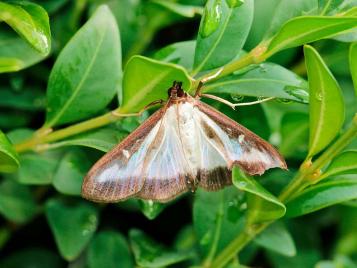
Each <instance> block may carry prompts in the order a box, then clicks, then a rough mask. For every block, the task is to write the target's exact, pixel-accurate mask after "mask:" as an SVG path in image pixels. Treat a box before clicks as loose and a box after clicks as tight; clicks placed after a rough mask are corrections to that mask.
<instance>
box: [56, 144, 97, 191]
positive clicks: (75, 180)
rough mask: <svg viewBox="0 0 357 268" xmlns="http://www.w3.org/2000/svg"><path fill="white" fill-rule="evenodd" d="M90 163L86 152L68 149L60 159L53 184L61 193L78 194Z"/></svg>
mask: <svg viewBox="0 0 357 268" xmlns="http://www.w3.org/2000/svg"><path fill="white" fill-rule="evenodd" d="M91 165H92V162H91V161H89V159H88V155H87V153H85V152H84V151H82V150H80V149H78V148H74V149H72V150H69V151H68V152H66V154H65V155H64V156H63V157H62V159H61V160H60V163H59V166H58V168H57V170H56V173H55V174H54V176H53V182H52V183H53V186H54V187H55V188H56V190H57V191H59V192H60V193H63V194H68V195H80V194H81V187H82V181H83V178H84V176H85V175H86V173H87V172H88V170H89V169H90V167H91Z"/></svg>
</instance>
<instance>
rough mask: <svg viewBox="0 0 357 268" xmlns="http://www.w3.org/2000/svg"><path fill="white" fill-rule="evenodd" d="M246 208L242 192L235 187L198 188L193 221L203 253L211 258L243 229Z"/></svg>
mask: <svg viewBox="0 0 357 268" xmlns="http://www.w3.org/2000/svg"><path fill="white" fill-rule="evenodd" d="M207 208H209V209H207ZM246 209H247V206H246V203H244V200H243V194H242V192H240V191H237V189H235V188H234V187H229V188H225V189H224V190H221V191H219V192H206V191H203V190H199V191H197V193H196V196H195V202H194V205H193V223H194V229H195V233H196V236H197V240H198V242H199V246H200V250H201V253H202V256H204V257H205V258H206V259H207V258H209V259H212V257H214V255H216V254H217V253H218V252H220V251H221V250H222V249H223V248H224V247H225V246H227V245H228V244H229V242H231V241H232V240H233V239H234V237H236V236H237V235H238V234H239V233H240V232H242V230H243V228H244V224H243V222H244V216H243V215H244V212H246Z"/></svg>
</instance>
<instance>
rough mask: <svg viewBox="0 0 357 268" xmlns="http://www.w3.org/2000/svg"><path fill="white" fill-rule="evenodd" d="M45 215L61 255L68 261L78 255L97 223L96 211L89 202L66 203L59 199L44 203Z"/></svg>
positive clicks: (89, 238)
mask: <svg viewBox="0 0 357 268" xmlns="http://www.w3.org/2000/svg"><path fill="white" fill-rule="evenodd" d="M45 212H46V217H47V220H48V224H49V226H50V228H51V230H52V233H53V235H54V237H55V241H56V244H57V247H58V249H59V252H60V253H61V255H62V257H63V258H65V259H66V260H68V261H71V260H74V259H75V258H77V257H78V256H79V254H80V253H81V252H82V251H83V249H84V248H85V247H86V246H87V244H88V243H89V241H90V240H91V238H92V236H93V234H94V233H95V230H96V229H97V225H98V213H97V211H96V209H95V208H94V207H93V206H92V205H90V204H89V203H85V202H83V201H80V202H78V203H74V204H66V203H64V201H61V200H59V199H51V200H49V201H48V202H47V203H46V211H45Z"/></svg>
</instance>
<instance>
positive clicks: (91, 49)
mask: <svg viewBox="0 0 357 268" xmlns="http://www.w3.org/2000/svg"><path fill="white" fill-rule="evenodd" d="M121 76H122V75H121V52H120V36H119V31H118V27H117V24H116V21H115V18H114V17H113V15H112V14H111V12H110V10H109V9H108V7H106V6H100V7H99V8H98V9H97V11H96V12H95V13H94V15H93V16H92V17H91V18H90V19H89V21H88V22H87V23H86V24H84V26H83V27H82V28H81V29H80V30H79V31H78V32H77V33H76V34H75V35H74V36H73V38H72V39H71V40H70V41H69V42H68V43H67V45H66V47H65V48H64V49H63V50H62V51H61V53H60V55H59V57H58V58H57V60H56V62H55V65H54V67H53V69H52V72H51V75H50V78H49V82H48V89H47V99H48V107H47V114H46V123H45V126H46V127H52V126H55V125H61V124H65V123H70V122H74V121H78V120H81V119H84V118H87V117H89V116H91V115H94V114H97V113H98V112H100V111H101V110H103V109H104V108H105V107H106V106H107V104H108V103H109V102H110V101H111V100H112V99H113V97H114V95H115V93H116V91H117V88H118V86H119V85H120V80H121Z"/></svg>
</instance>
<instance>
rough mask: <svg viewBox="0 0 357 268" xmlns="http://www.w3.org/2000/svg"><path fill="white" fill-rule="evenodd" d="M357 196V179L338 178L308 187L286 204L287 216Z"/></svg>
mask: <svg viewBox="0 0 357 268" xmlns="http://www.w3.org/2000/svg"><path fill="white" fill-rule="evenodd" d="M356 198H357V180H356V179H342V178H338V179H335V180H331V181H326V182H323V183H319V184H317V185H314V186H311V187H309V188H307V189H306V190H305V191H303V192H302V193H300V194H299V195H297V196H296V197H295V198H294V199H293V200H291V201H290V202H288V203H287V204H286V207H287V213H286V216H287V217H297V216H301V215H304V214H308V213H311V212H314V211H317V210H320V209H323V208H325V207H328V206H332V205H335V204H339V203H342V202H345V201H349V200H352V199H356Z"/></svg>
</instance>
